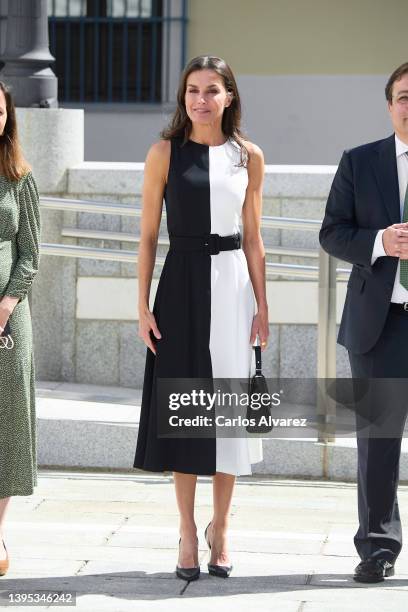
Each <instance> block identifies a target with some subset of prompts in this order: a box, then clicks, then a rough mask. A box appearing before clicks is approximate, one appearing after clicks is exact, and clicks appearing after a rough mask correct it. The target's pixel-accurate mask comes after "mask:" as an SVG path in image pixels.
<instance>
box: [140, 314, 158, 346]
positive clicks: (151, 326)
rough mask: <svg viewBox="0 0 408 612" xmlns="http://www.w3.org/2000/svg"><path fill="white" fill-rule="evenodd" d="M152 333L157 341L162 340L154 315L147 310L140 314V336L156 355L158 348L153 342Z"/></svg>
mask: <svg viewBox="0 0 408 612" xmlns="http://www.w3.org/2000/svg"><path fill="white" fill-rule="evenodd" d="M151 331H152V332H153V335H154V336H155V338H157V340H160V339H161V337H162V336H161V333H160V332H159V328H158V327H157V325H156V319H155V318H154V314H153V313H152V312H150V310H149V309H147V308H146V309H144V310H142V311H140V312H139V336H140V338H142V340H143V342H144V343H145V345H146V346H147V347H148V348H149V349H150V350H151V351H152V353H154V354H155V355H156V346H155V344H153V342H152V337H151V335H150V332H151Z"/></svg>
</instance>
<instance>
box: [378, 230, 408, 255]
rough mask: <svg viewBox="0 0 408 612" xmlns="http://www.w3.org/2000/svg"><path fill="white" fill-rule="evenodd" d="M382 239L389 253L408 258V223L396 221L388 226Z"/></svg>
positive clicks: (385, 249)
mask: <svg viewBox="0 0 408 612" xmlns="http://www.w3.org/2000/svg"><path fill="white" fill-rule="evenodd" d="M382 241H383V247H384V251H385V252H386V253H387V255H390V256H391V257H399V258H400V259H408V223H394V225H390V226H389V227H387V229H386V230H385V231H384V233H383V235H382Z"/></svg>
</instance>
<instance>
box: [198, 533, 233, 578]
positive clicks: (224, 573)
mask: <svg viewBox="0 0 408 612" xmlns="http://www.w3.org/2000/svg"><path fill="white" fill-rule="evenodd" d="M210 525H211V521H210V522H209V523H208V525H207V527H206V528H205V531H204V538H205V541H206V542H207V546H208V548H209V551H210V553H211V542H210V539H209V537H208V528H209V526H210ZM207 567H208V573H209V574H211V576H217V578H228V576H229V575H230V573H231V571H232V565H217V564H215V563H208V565H207Z"/></svg>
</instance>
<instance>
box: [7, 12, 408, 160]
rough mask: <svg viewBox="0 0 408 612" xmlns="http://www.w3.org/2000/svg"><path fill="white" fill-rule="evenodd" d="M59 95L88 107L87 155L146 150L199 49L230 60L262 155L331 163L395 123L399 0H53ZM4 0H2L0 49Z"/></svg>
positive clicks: (402, 56)
mask: <svg viewBox="0 0 408 612" xmlns="http://www.w3.org/2000/svg"><path fill="white" fill-rule="evenodd" d="M48 6H49V33H50V48H51V52H52V53H53V55H54V56H55V57H56V64H55V65H54V70H55V72H56V74H57V76H58V79H59V98H60V105H61V106H65V107H71V108H72V107H74V108H75V107H80V108H84V109H85V158H86V159H87V160H95V161H113V160H116V161H142V160H143V159H144V157H145V154H146V151H147V149H148V147H149V145H150V143H151V142H153V141H154V140H156V139H157V138H158V137H159V133H160V130H161V128H162V127H163V126H164V125H165V124H166V122H167V121H168V119H169V117H170V116H171V112H172V110H173V108H174V99H175V92H176V88H177V81H178V77H179V75H180V71H181V68H182V66H183V65H184V64H185V62H186V61H187V60H188V59H189V58H191V57H194V56H196V55H200V54H204V53H205V54H207V53H208V54H214V55H219V56H221V57H223V58H225V59H226V60H227V61H228V63H229V64H230V65H231V67H232V68H233V70H234V72H235V74H236V76H237V80H238V85H239V88H240V92H241V96H242V104H243V127H244V129H245V132H246V133H247V135H248V137H249V139H251V140H253V141H255V142H257V143H258V144H259V145H260V146H261V147H262V148H263V150H264V153H265V158H266V161H267V162H268V163H270V164H335V163H336V162H337V161H338V159H339V157H340V155H341V152H342V150H343V149H344V148H348V147H352V146H354V145H357V144H359V143H361V142H368V141H370V140H375V139H377V138H381V137H383V136H385V135H386V134H388V133H389V132H390V130H391V127H390V124H389V121H388V116H387V107H386V103H385V97H384V86H385V83H386V80H387V77H388V75H389V74H390V73H391V72H392V70H393V69H394V68H395V67H396V66H398V65H399V64H401V63H403V62H405V61H407V59H408V54H407V51H406V46H405V24H406V23H407V19H408V4H407V2H406V0H387V1H385V0H343V2H338V0H252V2H247V1H246V0H205V1H203V0H49V3H48ZM7 7H8V2H7V0H0V16H1V20H0V52H2V51H3V50H4V45H5V37H6V30H7V27H6V20H5V16H6V15H7V10H8V8H7Z"/></svg>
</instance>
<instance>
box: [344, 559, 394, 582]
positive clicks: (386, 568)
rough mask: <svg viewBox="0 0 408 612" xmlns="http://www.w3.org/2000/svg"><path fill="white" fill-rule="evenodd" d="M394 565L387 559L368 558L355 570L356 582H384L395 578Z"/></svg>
mask: <svg viewBox="0 0 408 612" xmlns="http://www.w3.org/2000/svg"><path fill="white" fill-rule="evenodd" d="M394 573H395V571H394V565H393V563H390V562H389V561H387V560H386V559H381V558H372V557H371V558H370V557H369V558H368V559H365V561H361V563H359V564H358V565H357V567H356V569H355V570H354V576H353V578H354V580H355V581H356V582H382V581H383V580H384V578H388V577H389V576H394Z"/></svg>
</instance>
